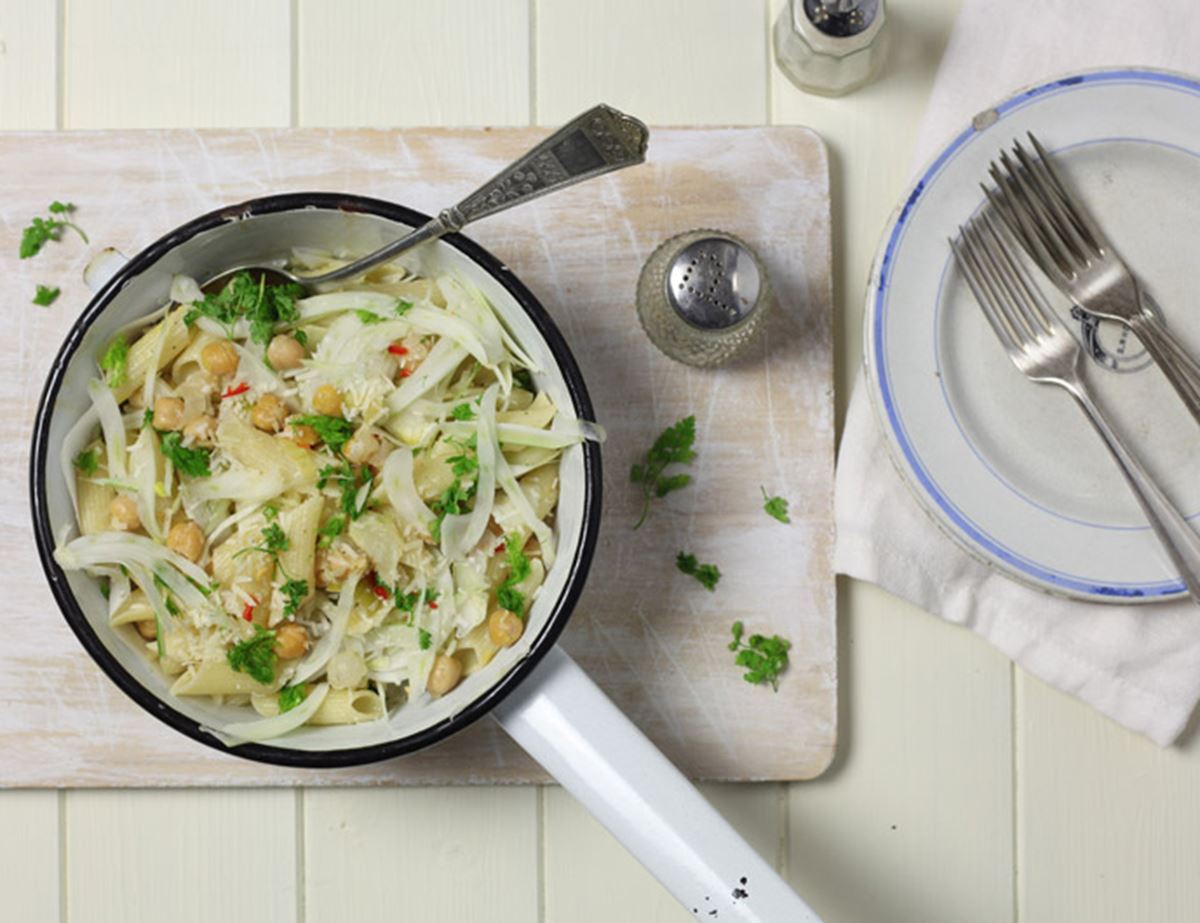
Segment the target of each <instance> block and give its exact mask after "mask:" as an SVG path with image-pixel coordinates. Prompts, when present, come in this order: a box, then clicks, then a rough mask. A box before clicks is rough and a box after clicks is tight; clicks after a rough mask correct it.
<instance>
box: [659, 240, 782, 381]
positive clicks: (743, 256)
mask: <svg viewBox="0 0 1200 923" xmlns="http://www.w3.org/2000/svg"><path fill="white" fill-rule="evenodd" d="M770 299H771V287H770V284H769V282H768V280H767V271H766V267H764V266H763V263H762V260H760V259H759V257H758V255H757V254H756V253H755V252H754V251H753V250H752V249H751V248H750V246H749V245H748V244H747V243H746V242H745V241H743V240H741V239H740V238H738V237H735V236H734V235H732V234H729V233H726V232H724V231H714V230H709V229H700V230H695V231H688V232H686V233H684V234H679V235H676V236H675V237H672V238H670V239H669V240H667V241H666V242H665V243H663V244H661V245H660V246H659V247H658V249H657V250H655V251H654V252H653V253H652V254H651V255H650V259H649V260H647V261H646V265H645V266H644V267H642V273H641V275H640V276H639V277H638V286H637V312H638V320H639V321H641V324H642V329H644V330H645V331H646V335H647V336H649V337H650V340H651V342H652V343H654V345H655V346H657V347H658V348H659V349H660V350H662V352H663V353H665V354H666V355H668V356H670V357H671V358H672V359H677V360H678V361H680V362H685V363H687V364H688V365H695V366H701V367H705V366H715V365H721V364H723V363H726V362H729V361H731V360H733V359H735V358H737V357H738V356H740V355H742V354H743V353H745V352H746V350H747V349H749V348H750V346H751V345H752V344H753V343H754V341H755V340H756V339H757V338H758V336H759V334H760V333H761V332H762V329H763V323H764V321H765V320H766V314H767V307H768V305H769V304H770Z"/></svg>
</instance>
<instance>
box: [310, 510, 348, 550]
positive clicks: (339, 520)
mask: <svg viewBox="0 0 1200 923" xmlns="http://www.w3.org/2000/svg"><path fill="white" fill-rule="evenodd" d="M345 528H346V517H345V516H330V517H329V521H328V522H326V523H325V525H323V526H321V528H320V529H318V530H317V534H318V535H320V536H321V537H320V538H319V539H318V540H317V547H318V548H328V547H329V546H330V545H332V544H333V540H334V539H335V538H337V537H338V536H339V535H341V534H342V532H343V531H345Z"/></svg>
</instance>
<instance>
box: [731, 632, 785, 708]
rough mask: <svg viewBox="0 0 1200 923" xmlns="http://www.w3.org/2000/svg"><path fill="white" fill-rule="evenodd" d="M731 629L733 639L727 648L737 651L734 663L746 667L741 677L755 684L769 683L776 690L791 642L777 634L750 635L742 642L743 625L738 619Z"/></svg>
mask: <svg viewBox="0 0 1200 923" xmlns="http://www.w3.org/2000/svg"><path fill="white" fill-rule="evenodd" d="M732 631H733V640H732V641H730V642H729V649H730V650H731V651H736V652H737V657H736V658H735V660H734V663H736V664H737V665H738V666H739V667H745V668H746V672H745V673H744V674H742V679H744V680H745V681H746V682H748V683H753V684H754V685H756V686H757V685H765V684H766V683H770V684H771V687H772V688H773V689H774V690H775V691H776V692H778V691H779V674H780V673H782V672H783V671H784V670H785V669H787V665H788V651H789V650H790V649H791V646H792V643H791V642H790V641H785V640H784V639H783V638H781V637H779V635H774V636H773V637H770V638H768V637H766V636H765V635H751V636H750V638H749V639H748V641H746V642H743V641H742V635H743V633H744V632H745V627H744V626H743V625H742V623H741V621H740V620H739V621H737V622H734V623H733V629H732Z"/></svg>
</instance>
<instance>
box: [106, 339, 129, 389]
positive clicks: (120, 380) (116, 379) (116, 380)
mask: <svg viewBox="0 0 1200 923" xmlns="http://www.w3.org/2000/svg"><path fill="white" fill-rule="evenodd" d="M128 362H129V344H128V343H127V342H125V337H124V336H119V337H117V338H116V339H115V340H113V341H112V342H111V343H109V344H108V349H106V350H104V355H102V356H101V357H100V370H101V371H103V372H104V380H105V382H107V384H108V386H109V387H110V388H119V387H121V385H123V384H125V366H126V364H127V363H128Z"/></svg>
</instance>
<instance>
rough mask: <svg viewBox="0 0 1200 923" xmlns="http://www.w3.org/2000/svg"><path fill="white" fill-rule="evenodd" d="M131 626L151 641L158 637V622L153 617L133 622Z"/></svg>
mask: <svg viewBox="0 0 1200 923" xmlns="http://www.w3.org/2000/svg"><path fill="white" fill-rule="evenodd" d="M133 627H134V628H136V629H137V633H138V634H139V635H141V636H142V637H143V638H145V639H146V640H147V641H153V640H154V639H155V638H157V637H158V623H157V622H155V621H154V619H144V620H143V621H140V622H134V623H133Z"/></svg>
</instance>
